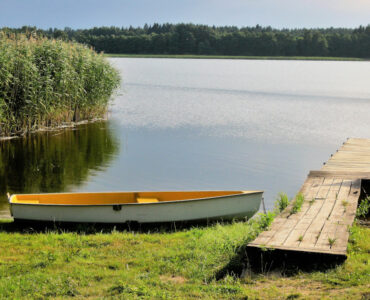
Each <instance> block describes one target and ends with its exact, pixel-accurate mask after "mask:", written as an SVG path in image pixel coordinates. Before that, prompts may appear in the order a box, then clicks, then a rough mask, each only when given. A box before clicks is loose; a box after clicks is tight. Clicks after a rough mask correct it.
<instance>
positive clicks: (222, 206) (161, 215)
mask: <svg viewBox="0 0 370 300" xmlns="http://www.w3.org/2000/svg"><path fill="white" fill-rule="evenodd" d="M261 199H262V192H255V193H249V194H239V195H233V196H225V197H215V198H206V199H193V200H184V201H166V202H159V203H128V204H105V205H59V204H24V203H11V202H10V206H11V212H12V215H13V217H14V219H15V220H33V221H52V222H87V223H126V222H131V221H132V222H139V223H161V222H176V221H194V220H214V219H222V220H230V219H235V218H237V219H240V218H250V217H252V216H253V215H254V214H255V213H256V212H257V211H258V209H259V207H260V203H261Z"/></svg>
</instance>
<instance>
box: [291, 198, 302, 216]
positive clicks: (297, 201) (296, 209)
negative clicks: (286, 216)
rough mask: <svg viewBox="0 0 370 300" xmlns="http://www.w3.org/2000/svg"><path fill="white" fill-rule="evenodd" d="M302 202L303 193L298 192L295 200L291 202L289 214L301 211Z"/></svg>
mask: <svg viewBox="0 0 370 300" xmlns="http://www.w3.org/2000/svg"><path fill="white" fill-rule="evenodd" d="M303 202H304V195H302V194H298V195H297V196H296V197H295V200H294V202H293V206H292V208H291V210H290V214H291V215H292V214H295V213H297V212H299V211H301V208H302V205H303Z"/></svg>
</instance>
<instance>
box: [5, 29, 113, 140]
mask: <svg viewBox="0 0 370 300" xmlns="http://www.w3.org/2000/svg"><path fill="white" fill-rule="evenodd" d="M119 82H120V78H119V74H118V72H117V71H116V70H115V69H114V68H113V67H112V66H110V64H109V63H108V61H107V60H106V59H105V58H104V57H103V56H102V55H100V54H97V53H96V52H94V51H93V50H92V49H90V48H88V47H86V46H84V45H81V44H78V43H74V42H64V41H61V40H49V39H46V38H42V37H37V36H32V35H28V36H26V35H23V34H17V35H15V34H6V33H3V32H0V136H1V135H2V136H4V135H13V134H19V133H24V132H27V131H30V130H35V129H38V128H40V127H44V126H57V125H60V124H62V123H65V122H73V121H79V120H87V119H92V118H96V117H101V116H103V115H104V113H105V112H106V109H107V105H108V102H109V99H110V97H111V95H112V93H113V91H114V89H115V88H117V87H118V85H119Z"/></svg>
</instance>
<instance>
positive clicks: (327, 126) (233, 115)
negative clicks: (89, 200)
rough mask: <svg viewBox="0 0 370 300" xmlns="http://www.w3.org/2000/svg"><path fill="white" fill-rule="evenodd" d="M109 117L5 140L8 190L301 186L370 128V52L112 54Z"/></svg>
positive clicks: (273, 191) (4, 185) (268, 198)
mask: <svg viewBox="0 0 370 300" xmlns="http://www.w3.org/2000/svg"><path fill="white" fill-rule="evenodd" d="M110 61H111V62H112V64H114V65H115V66H116V67H117V68H118V69H119V70H120V71H121V72H122V77H123V84H122V87H121V89H120V90H119V91H118V92H117V95H116V96H115V98H114V101H113V103H112V105H111V108H110V117H109V121H108V122H102V123H95V124H90V125H83V126H80V127H79V128H78V129H77V130H66V131H64V132H53V133H50V132H49V133H41V134H34V135H32V136H31V137H29V138H25V139H17V140H11V141H5V142H1V143H0V193H1V195H2V198H1V200H0V210H6V209H7V204H6V197H5V193H6V192H7V191H9V192H11V193H14V192H22V193H23V192H24V193H29V192H32V193H33V192H58V191H89V192H90V191H116V190H198V189H200V190H205V189H262V190H264V191H265V202H266V204H267V207H268V208H271V207H272V206H273V202H274V200H275V198H276V195H277V193H278V192H280V191H284V192H286V193H288V195H289V196H293V195H294V194H295V193H296V192H297V191H298V190H299V188H300V186H301V185H302V183H303V182H304V180H305V178H306V176H307V174H308V172H309V170H315V169H319V168H320V167H321V165H322V163H323V162H324V161H326V160H327V159H328V158H329V157H330V154H331V153H333V152H335V151H336V149H337V148H339V146H340V145H341V144H342V142H344V141H345V140H346V138H347V137H366V138H370V119H369V115H370V84H369V78H370V62H332V61H331V62H323V61H271V60H265V61H258V60H201V59H199V60H190V59H186V60H182V59H140V58H138V59H134V58H114V59H113V58H112V59H110Z"/></svg>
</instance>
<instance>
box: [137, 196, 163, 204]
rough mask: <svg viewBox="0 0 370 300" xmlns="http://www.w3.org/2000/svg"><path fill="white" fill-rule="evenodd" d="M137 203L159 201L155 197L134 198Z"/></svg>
mask: <svg viewBox="0 0 370 300" xmlns="http://www.w3.org/2000/svg"><path fill="white" fill-rule="evenodd" d="M136 201H137V203H152V202H159V200H158V199H157V198H139V197H138V198H136Z"/></svg>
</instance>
